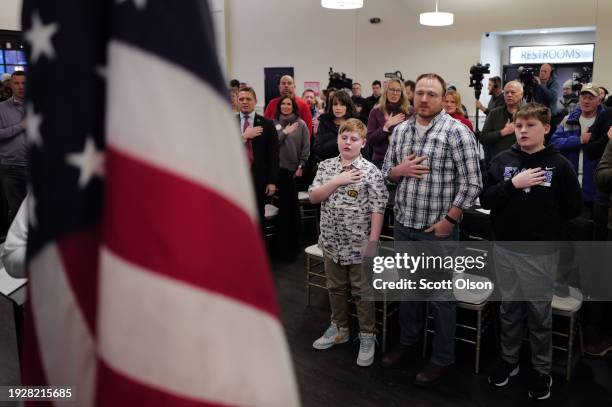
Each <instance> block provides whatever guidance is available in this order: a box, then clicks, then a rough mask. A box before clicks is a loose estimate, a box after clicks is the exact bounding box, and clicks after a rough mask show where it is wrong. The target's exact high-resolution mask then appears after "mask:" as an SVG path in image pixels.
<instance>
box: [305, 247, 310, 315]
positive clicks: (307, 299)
mask: <svg viewBox="0 0 612 407" xmlns="http://www.w3.org/2000/svg"><path fill="white" fill-rule="evenodd" d="M306 306H307V307H308V306H310V256H309V255H308V254H306Z"/></svg>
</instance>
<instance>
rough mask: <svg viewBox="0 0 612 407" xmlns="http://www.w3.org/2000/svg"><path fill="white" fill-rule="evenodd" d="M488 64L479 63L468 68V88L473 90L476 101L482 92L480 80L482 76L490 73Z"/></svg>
mask: <svg viewBox="0 0 612 407" xmlns="http://www.w3.org/2000/svg"><path fill="white" fill-rule="evenodd" d="M489 66H490V65H489V64H485V65H482V64H481V63H480V62H479V63H477V64H476V65H472V66H471V67H470V88H474V96H476V100H478V99H480V93H481V92H482V80H483V79H484V75H485V74H487V73H490V72H491V71H490V70H489Z"/></svg>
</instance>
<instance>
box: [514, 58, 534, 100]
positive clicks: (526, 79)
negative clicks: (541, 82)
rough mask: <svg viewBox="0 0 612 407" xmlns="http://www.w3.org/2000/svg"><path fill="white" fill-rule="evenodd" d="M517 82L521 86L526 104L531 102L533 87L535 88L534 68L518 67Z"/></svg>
mask: <svg viewBox="0 0 612 407" xmlns="http://www.w3.org/2000/svg"><path fill="white" fill-rule="evenodd" d="M518 73H519V81H521V83H522V84H523V94H524V97H525V100H526V101H527V102H531V101H532V100H533V96H534V92H535V87H536V80H535V77H536V70H535V68H533V67H531V66H528V67H524V66H519V68H518Z"/></svg>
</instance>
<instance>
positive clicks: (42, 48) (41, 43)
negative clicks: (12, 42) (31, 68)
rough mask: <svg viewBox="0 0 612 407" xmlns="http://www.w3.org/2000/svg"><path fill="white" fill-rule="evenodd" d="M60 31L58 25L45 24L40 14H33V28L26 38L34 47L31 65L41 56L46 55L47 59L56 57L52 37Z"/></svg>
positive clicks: (26, 34)
mask: <svg viewBox="0 0 612 407" xmlns="http://www.w3.org/2000/svg"><path fill="white" fill-rule="evenodd" d="M57 30H58V25H57V23H50V24H46V25H45V24H43V22H42V20H41V19H40V15H39V14H38V12H34V13H32V27H31V28H30V30H29V31H28V32H26V33H25V38H26V40H28V42H29V43H30V46H31V47H32V54H31V60H30V63H31V64H33V63H35V62H36V61H38V58H39V57H40V56H41V55H43V54H44V55H46V56H47V58H49V59H52V58H54V57H55V48H53V44H51V37H53V35H55V33H56V32H57Z"/></svg>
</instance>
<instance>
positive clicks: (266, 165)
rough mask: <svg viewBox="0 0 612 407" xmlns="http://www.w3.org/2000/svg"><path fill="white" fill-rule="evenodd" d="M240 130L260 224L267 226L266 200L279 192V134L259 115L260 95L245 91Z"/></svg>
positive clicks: (241, 100) (240, 99) (241, 95)
mask: <svg viewBox="0 0 612 407" xmlns="http://www.w3.org/2000/svg"><path fill="white" fill-rule="evenodd" d="M238 104H239V107H240V114H239V116H238V118H239V121H240V130H241V131H242V141H243V142H244V146H245V149H246V153H247V159H248V160H249V166H250V168H251V174H252V175H253V184H254V187H255V195H256V198H257V210H258V214H259V221H260V222H261V224H262V225H263V224H264V220H265V218H264V209H265V204H266V197H267V196H272V195H274V193H275V192H276V181H277V177H278V134H277V133H276V129H275V128H274V123H272V121H270V120H268V119H265V118H264V117H263V116H260V115H258V114H256V113H255V105H256V104H257V95H256V94H255V90H253V88H249V87H244V88H241V89H240V92H239V93H238Z"/></svg>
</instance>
